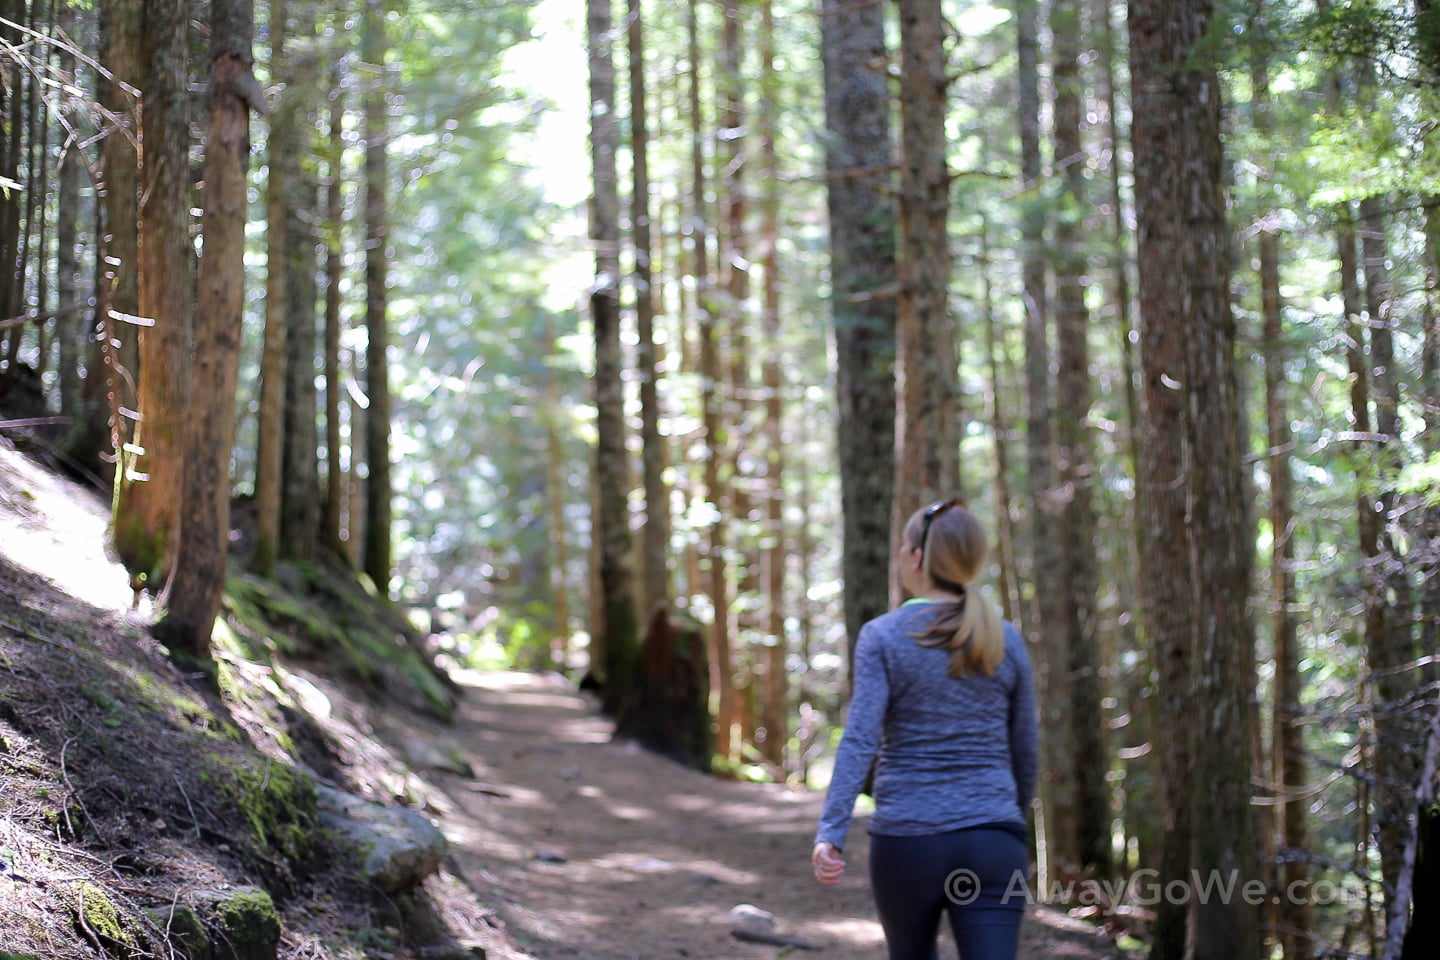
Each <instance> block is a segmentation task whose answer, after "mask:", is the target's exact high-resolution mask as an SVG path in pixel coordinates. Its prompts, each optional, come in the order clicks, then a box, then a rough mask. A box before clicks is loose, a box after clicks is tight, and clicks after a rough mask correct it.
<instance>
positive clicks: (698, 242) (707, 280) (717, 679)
mask: <svg viewBox="0 0 1440 960" xmlns="http://www.w3.org/2000/svg"><path fill="white" fill-rule="evenodd" d="M686 32H687V40H688V42H689V52H690V84H689V90H688V93H689V100H690V111H689V112H690V184H691V185H690V192H691V197H690V202H691V204H692V205H693V209H694V215H693V222H692V226H691V234H692V245H693V257H692V264H691V270H692V271H693V275H694V286H695V311H696V317H697V320H698V322H697V324H696V328H697V329H696V337H697V339H698V340H699V348H698V351H697V352H698V353H699V366H700V411H701V414H700V417H701V428H702V431H703V436H704V441H703V445H704V451H705V452H704V458H705V467H704V480H705V499H706V501H707V504H708V507H709V513H710V517H709V520H708V521H707V522H708V524H709V530H708V537H707V541H708V542H707V544H706V552H707V556H706V557H705V558H704V559H705V561H706V563H707V564H708V567H709V569H708V571H706V580H707V585H706V592H707V593H709V595H710V605H711V610H712V615H711V627H710V640H709V644H710V651H709V653H710V663H711V667H710V689H711V690H714V691H716V698H714V699H718V707H717V714H716V715H717V725H718V727H717V730H716V735H715V752H716V753H717V754H718V755H720V756H722V757H728V756H729V755H730V746H731V743H730V722H729V721H730V720H731V719H732V718H733V717H734V715H735V709H736V708H735V703H734V697H735V688H734V683H733V680H732V673H733V669H734V668H733V662H734V658H733V657H732V656H731V652H730V588H729V585H728V583H727V578H726V575H725V567H726V563H725V543H726V536H725V523H724V522H723V518H724V516H725V507H726V497H725V491H724V490H723V489H722V488H721V486H720V455H721V447H722V444H723V443H724V438H723V436H722V433H721V423H722V411H721V399H720V397H719V396H718V395H717V389H718V388H719V386H720V383H721V374H720V345H719V343H718V342H717V331H716V329H715V319H716V306H715V294H714V290H713V286H712V281H711V273H710V261H709V242H710V236H711V232H712V227H711V223H710V219H709V207H708V205H707V204H706V201H705V192H706V189H707V187H706V183H707V177H706V174H705V134H704V116H703V114H702V113H701V97H700V26H699V3H698V0H690V4H689V7H688V10H687V16H686ZM703 566H704V565H703V564H702V567H703Z"/></svg>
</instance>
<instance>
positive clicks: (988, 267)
mask: <svg viewBox="0 0 1440 960" xmlns="http://www.w3.org/2000/svg"><path fill="white" fill-rule="evenodd" d="M990 254H991V250H990V224H989V222H988V221H987V220H985V219H984V218H983V217H982V219H981V221H980V262H979V264H978V267H979V269H980V282H981V285H982V286H983V288H984V293H983V296H982V298H981V315H982V316H983V317H984V323H985V356H986V361H987V364H988V366H989V369H990V396H989V406H990V410H989V414H990V433H991V435H992V436H993V437H994V443H995V463H994V483H995V549H994V551H993V552H994V556H995V565H996V567H997V568H999V571H1000V581H999V587H1000V610H1001V614H1002V615H1003V616H1004V617H1005V619H1006V620H1009V621H1011V622H1017V621H1018V620H1019V613H1018V611H1019V609H1020V582H1019V578H1018V576H1017V571H1016V569H1015V559H1014V558H1015V526H1014V523H1013V519H1012V517H1011V505H1012V501H1011V493H1010V439H1009V433H1010V416H1009V413H1008V412H1007V411H1006V409H1005V397H1004V384H1005V382H1006V379H1007V378H1006V377H1005V376H1004V374H1003V373H1002V370H1001V355H1002V353H1003V352H1004V350H1005V346H1004V344H1002V343H1001V342H1000V338H999V335H998V330H997V327H998V326H999V324H998V323H996V319H995V290H994V282H993V279H992V277H991V272H992V270H993V266H992V264H991V261H990Z"/></svg>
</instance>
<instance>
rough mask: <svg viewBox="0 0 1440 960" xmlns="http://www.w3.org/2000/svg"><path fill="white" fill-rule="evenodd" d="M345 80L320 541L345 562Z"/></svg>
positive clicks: (330, 198)
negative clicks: (342, 361) (342, 386)
mask: <svg viewBox="0 0 1440 960" xmlns="http://www.w3.org/2000/svg"><path fill="white" fill-rule="evenodd" d="M343 80H344V78H343V76H342V74H341V72H340V67H339V65H338V64H337V65H336V66H334V67H333V68H332V69H331V72H330V123H329V127H328V128H327V130H326V144H325V166H326V180H325V507H324V511H323V513H322V515H321V519H320V541H321V543H323V544H325V546H326V547H328V548H329V549H330V550H331V551H333V552H334V554H335V555H336V556H337V557H344V556H346V551H345V543H344V541H343V540H342V539H341V537H342V534H341V529H342V524H343V520H342V517H343V516H344V509H343V508H344V502H345V466H344V459H343V458H342V457H341V455H340V452H341V444H342V442H343V441H342V440H341V434H340V302H341V294H340V281H341V279H342V277H343V276H344V272H345V242H344V236H345V207H344V197H343V195H342V193H341V184H342V183H343V180H344V165H345V138H344V131H343V129H342V128H343V124H344V121H345V91H344V83H343Z"/></svg>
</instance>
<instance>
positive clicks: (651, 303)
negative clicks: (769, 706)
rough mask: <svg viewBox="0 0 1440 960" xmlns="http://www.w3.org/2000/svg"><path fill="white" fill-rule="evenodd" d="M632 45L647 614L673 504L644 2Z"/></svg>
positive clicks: (664, 573)
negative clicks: (660, 361)
mask: <svg viewBox="0 0 1440 960" xmlns="http://www.w3.org/2000/svg"><path fill="white" fill-rule="evenodd" d="M627 10H628V12H629V31H628V32H629V41H630V152H631V155H632V157H633V161H632V163H631V173H632V191H631V196H630V223H631V230H632V232H633V234H634V240H635V323H636V327H637V333H638V337H639V346H638V349H637V351H636V355H635V365H636V367H637V368H638V369H637V371H636V372H637V373H638V374H639V375H640V448H641V459H642V464H643V468H644V483H645V532H644V535H643V542H642V547H641V552H642V556H643V561H642V562H641V569H642V570H643V571H644V573H645V590H644V594H643V596H644V601H643V603H644V609H645V610H647V611H653V610H654V608H655V606H656V605H657V604H665V605H666V606H667V607H668V606H669V600H670V572H669V552H670V551H669V542H670V499H669V492H668V491H667V490H666V488H665V479H664V470H665V451H664V441H663V440H662V439H661V437H660V397H659V390H658V389H657V388H658V383H657V376H658V375H657V373H656V360H655V291H654V289H653V275H654V271H653V269H652V265H651V262H650V258H651V249H652V244H651V238H650V162H649V152H650V136H649V132H648V124H649V114H648V112H647V109H646V100H645V25H644V21H643V18H642V16H641V9H640V0H628V4H627Z"/></svg>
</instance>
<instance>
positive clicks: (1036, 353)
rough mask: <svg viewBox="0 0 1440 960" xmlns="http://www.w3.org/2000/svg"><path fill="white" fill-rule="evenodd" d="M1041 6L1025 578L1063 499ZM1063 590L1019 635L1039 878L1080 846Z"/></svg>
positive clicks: (1027, 279) (1031, 32)
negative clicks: (1028, 704) (1043, 148)
mask: <svg viewBox="0 0 1440 960" xmlns="http://www.w3.org/2000/svg"><path fill="white" fill-rule="evenodd" d="M1038 8H1039V4H1038V3H1037V2H1036V0H1016V4H1015V13H1016V30H1017V35H1018V42H1019V61H1018V62H1019V85H1020V96H1019V104H1020V116H1019V127H1020V176H1021V184H1020V186H1021V190H1022V191H1023V193H1022V197H1023V200H1022V203H1021V274H1022V282H1023V285H1024V303H1025V393H1026V397H1027V400H1028V412H1027V416H1026V430H1025V439H1026V480H1027V483H1028V486H1029V489H1028V491H1027V492H1028V501H1029V508H1030V528H1031V529H1030V543H1031V550H1032V556H1033V559H1032V562H1031V569H1030V577H1031V580H1032V581H1033V582H1034V583H1036V584H1052V585H1058V584H1060V583H1061V582H1062V579H1061V578H1062V576H1063V574H1064V570H1063V568H1062V566H1061V557H1060V550H1059V545H1060V538H1059V537H1058V536H1057V532H1058V530H1059V528H1060V524H1061V522H1062V513H1061V504H1060V501H1059V499H1058V498H1057V497H1056V495H1055V491H1054V487H1055V480H1054V450H1053V446H1052V444H1051V419H1050V411H1051V404H1050V338H1049V333H1048V329H1047V328H1048V315H1049V294H1048V291H1047V288H1046V274H1047V257H1046V253H1045V224H1046V221H1047V219H1048V217H1049V210H1048V208H1047V207H1046V206H1045V204H1044V201H1043V197H1042V192H1041V186H1042V184H1041V156H1040V73H1039V33H1040V22H1039V12H1038ZM1064 601H1065V592H1064V590H1061V589H1036V590H1035V599H1034V601H1033V603H1032V604H1031V607H1032V608H1033V609H1031V610H1027V611H1026V613H1027V616H1026V620H1027V621H1028V624H1029V628H1028V629H1027V631H1026V634H1027V636H1028V638H1029V641H1030V643H1031V644H1032V645H1033V646H1034V647H1035V648H1036V650H1037V653H1038V654H1039V655H1038V656H1037V657H1036V679H1037V682H1038V686H1039V689H1040V690H1042V691H1044V697H1043V699H1042V703H1041V711H1042V720H1043V723H1042V724H1041V727H1040V729H1041V737H1042V740H1041V752H1042V755H1043V757H1044V762H1043V763H1042V764H1041V770H1042V772H1043V773H1042V778H1041V781H1040V800H1041V805H1042V806H1041V809H1042V814H1043V816H1042V824H1043V829H1044V848H1043V849H1042V850H1041V851H1040V854H1041V857H1042V862H1041V865H1040V866H1041V869H1042V871H1043V875H1042V878H1041V879H1042V880H1043V879H1045V877H1048V876H1054V875H1055V871H1056V870H1057V869H1058V868H1059V867H1060V866H1061V865H1062V864H1063V865H1066V866H1070V867H1073V866H1074V865H1075V861H1076V860H1077V859H1078V856H1079V852H1078V850H1077V849H1076V847H1075V838H1077V837H1078V835H1079V834H1078V832H1077V827H1076V823H1075V817H1076V813H1075V778H1074V769H1075V767H1074V761H1073V758H1072V750H1071V740H1070V731H1071V728H1072V724H1071V723H1070V721H1069V712H1070V694H1069V671H1068V670H1066V669H1064V668H1063V667H1062V665H1063V664H1065V663H1067V662H1068V656H1069V655H1068V653H1066V651H1065V649H1064V646H1063V645H1064V643H1065V632H1064V623H1065V603H1064Z"/></svg>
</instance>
